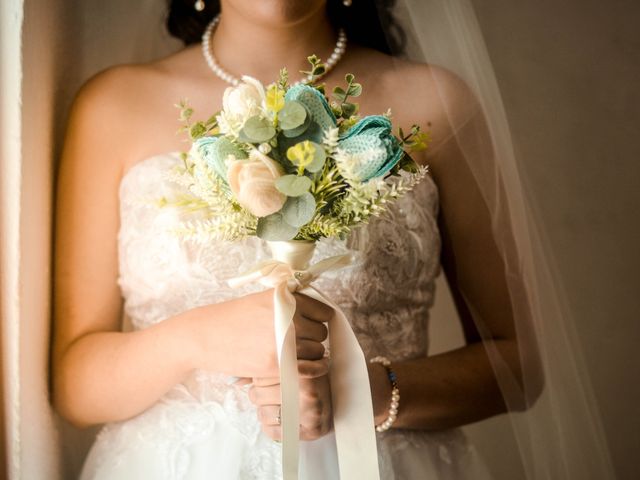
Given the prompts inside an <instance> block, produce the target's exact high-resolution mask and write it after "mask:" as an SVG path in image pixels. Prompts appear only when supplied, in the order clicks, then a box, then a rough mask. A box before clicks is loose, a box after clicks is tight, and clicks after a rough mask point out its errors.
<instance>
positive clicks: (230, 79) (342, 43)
mask: <svg viewBox="0 0 640 480" xmlns="http://www.w3.org/2000/svg"><path fill="white" fill-rule="evenodd" d="M219 22H220V15H218V16H216V17H214V19H213V20H211V22H209V25H207V28H206V29H205V31H204V33H203V34H202V55H203V57H204V59H205V61H206V63H207V65H208V66H209V69H210V70H211V71H212V72H213V73H214V74H215V75H216V76H217V77H219V78H221V79H222V80H224V81H225V82H227V83H230V84H231V85H234V86H237V85H239V84H240V80H239V79H237V78H236V77H234V76H233V75H231V74H230V73H228V72H226V71H225V70H224V69H223V68H222V67H221V66H220V65H219V64H218V62H217V60H216V59H215V57H214V56H213V52H212V51H211V37H212V35H213V31H214V29H215V27H216V25H217V24H218V23H219ZM346 46H347V34H346V33H345V31H344V29H342V28H341V29H340V31H339V32H338V40H337V41H336V46H335V47H334V49H333V53H331V55H330V56H329V60H327V61H326V62H325V66H326V68H325V71H324V72H323V73H322V74H321V75H317V76H316V77H315V79H316V80H319V79H320V78H322V77H324V76H325V75H326V74H327V73H329V72H330V71H331V70H332V69H333V67H334V66H335V65H336V63H338V61H339V60H340V59H341V57H342V55H344V52H345V50H346ZM311 80H313V76H312V75H308V76H307V77H306V78H304V79H303V80H298V81H296V82H294V83H293V85H299V84H300V83H301V82H302V81H305V82H310V81H311Z"/></svg>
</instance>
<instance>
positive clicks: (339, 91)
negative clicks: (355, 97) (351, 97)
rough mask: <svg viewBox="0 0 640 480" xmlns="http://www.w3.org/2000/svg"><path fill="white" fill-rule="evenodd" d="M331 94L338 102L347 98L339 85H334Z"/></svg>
mask: <svg viewBox="0 0 640 480" xmlns="http://www.w3.org/2000/svg"><path fill="white" fill-rule="evenodd" d="M333 96H334V97H335V98H336V99H337V100H338V101H340V102H344V101H345V99H346V98H347V93H346V92H345V91H344V90H343V89H342V88H340V87H334V89H333Z"/></svg>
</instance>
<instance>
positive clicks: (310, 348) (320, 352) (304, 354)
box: [296, 338, 325, 360]
mask: <svg viewBox="0 0 640 480" xmlns="http://www.w3.org/2000/svg"><path fill="white" fill-rule="evenodd" d="M296 348H297V350H298V359H301V360H320V359H322V358H324V351H325V348H324V345H322V344H321V343H320V342H316V341H314V340H307V339H304V338H299V339H298V340H297V342H296Z"/></svg>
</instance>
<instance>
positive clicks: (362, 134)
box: [338, 115, 404, 182]
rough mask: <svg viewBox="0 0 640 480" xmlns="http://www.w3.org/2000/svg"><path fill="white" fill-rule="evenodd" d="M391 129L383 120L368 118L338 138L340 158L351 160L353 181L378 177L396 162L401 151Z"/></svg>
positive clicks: (380, 116)
mask: <svg viewBox="0 0 640 480" xmlns="http://www.w3.org/2000/svg"><path fill="white" fill-rule="evenodd" d="M391 128H392V127H391V121H390V120H389V119H388V118H387V117H385V116H382V115H371V116H368V117H365V118H363V119H362V120H360V121H359V122H358V123H356V124H355V125H354V126H353V127H351V128H350V129H349V130H348V131H347V132H345V133H344V134H343V135H341V136H340V139H339V141H338V148H339V149H340V151H341V152H342V156H343V157H350V158H351V159H352V161H351V162H350V163H351V165H350V166H349V170H350V174H351V178H352V179H353V180H358V181H361V182H366V181H367V180H370V179H372V178H376V177H381V176H382V175H384V174H386V173H387V172H389V171H390V170H391V169H392V168H393V167H395V166H396V164H397V163H398V162H399V161H400V159H401V158H402V156H403V155H404V151H403V150H402V147H401V145H400V142H399V141H398V139H397V138H396V137H394V136H393V133H392V132H391Z"/></svg>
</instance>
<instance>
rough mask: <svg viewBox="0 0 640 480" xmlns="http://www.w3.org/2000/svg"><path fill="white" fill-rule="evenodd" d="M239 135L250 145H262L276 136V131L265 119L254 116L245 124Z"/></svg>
mask: <svg viewBox="0 0 640 480" xmlns="http://www.w3.org/2000/svg"><path fill="white" fill-rule="evenodd" d="M241 133H242V134H243V136H244V137H246V138H247V139H249V141H250V142H251V143H263V142H268V141H269V140H271V139H272V138H273V136H274V135H275V134H276V129H275V128H273V125H271V123H270V122H269V121H268V120H267V119H265V118H262V117H260V116H259V115H255V116H253V117H250V118H249V119H248V120H247V121H246V122H245V124H244V127H243V128H242V132H241Z"/></svg>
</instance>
